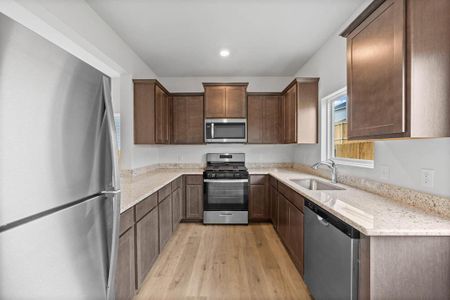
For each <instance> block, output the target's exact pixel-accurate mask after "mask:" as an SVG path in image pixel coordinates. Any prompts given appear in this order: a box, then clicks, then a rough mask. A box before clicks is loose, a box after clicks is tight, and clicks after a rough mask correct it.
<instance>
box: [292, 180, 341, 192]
mask: <svg viewBox="0 0 450 300" xmlns="http://www.w3.org/2000/svg"><path fill="white" fill-rule="evenodd" d="M291 181H292V182H293V183H295V184H298V185H299V186H301V187H304V188H305V189H308V190H312V191H320V190H345V189H344V188H341V187H340V186H337V185H334V184H331V183H327V182H324V181H321V180H317V179H313V178H307V179H291Z"/></svg>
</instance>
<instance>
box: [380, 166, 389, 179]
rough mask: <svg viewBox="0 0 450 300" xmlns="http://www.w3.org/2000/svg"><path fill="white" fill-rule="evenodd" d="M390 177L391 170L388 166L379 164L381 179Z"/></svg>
mask: <svg viewBox="0 0 450 300" xmlns="http://www.w3.org/2000/svg"><path fill="white" fill-rule="evenodd" d="M390 177H391V170H390V168H389V167H388V166H381V179H384V180H388V179H389V178H390Z"/></svg>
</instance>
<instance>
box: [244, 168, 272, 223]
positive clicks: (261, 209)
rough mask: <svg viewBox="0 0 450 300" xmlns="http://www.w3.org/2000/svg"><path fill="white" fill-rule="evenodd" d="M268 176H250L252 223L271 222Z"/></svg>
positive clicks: (250, 216) (250, 213)
mask: <svg viewBox="0 0 450 300" xmlns="http://www.w3.org/2000/svg"><path fill="white" fill-rule="evenodd" d="M268 179H269V178H268V176H267V175H251V176H250V194H249V200H248V204H249V219H250V221H268V220H270V203H269V195H268V181H269V180H268Z"/></svg>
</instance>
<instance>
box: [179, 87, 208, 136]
mask: <svg viewBox="0 0 450 300" xmlns="http://www.w3.org/2000/svg"><path fill="white" fill-rule="evenodd" d="M203 132H204V130H203V94H173V98H172V143H173V144H203V143H204V138H203Z"/></svg>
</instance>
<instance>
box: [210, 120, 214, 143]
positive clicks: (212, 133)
mask: <svg viewBox="0 0 450 300" xmlns="http://www.w3.org/2000/svg"><path fill="white" fill-rule="evenodd" d="M211 138H212V139H214V123H211Z"/></svg>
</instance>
